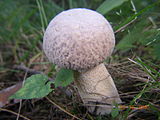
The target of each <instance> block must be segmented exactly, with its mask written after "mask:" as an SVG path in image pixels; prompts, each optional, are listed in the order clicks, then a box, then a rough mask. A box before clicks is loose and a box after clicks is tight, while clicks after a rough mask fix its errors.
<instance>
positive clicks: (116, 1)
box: [97, 0, 128, 15]
mask: <svg viewBox="0 0 160 120" xmlns="http://www.w3.org/2000/svg"><path fill="white" fill-rule="evenodd" d="M126 1H128V0H106V1H104V2H103V3H102V4H101V5H100V6H99V7H98V8H97V12H99V13H101V14H103V15H104V14H106V13H107V12H109V11H110V10H112V9H114V8H116V7H118V6H120V5H121V4H123V3H124V2H126Z"/></svg>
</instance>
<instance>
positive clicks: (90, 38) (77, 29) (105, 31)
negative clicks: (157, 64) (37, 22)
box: [43, 8, 121, 115]
mask: <svg viewBox="0 0 160 120" xmlns="http://www.w3.org/2000/svg"><path fill="white" fill-rule="evenodd" d="M114 46H115V36H114V32H113V30H112V27H111V25H110V23H109V22H108V21H107V20H106V19H105V18H104V17H103V16H102V15H101V14H99V13H98V12H96V11H93V10H90V9H85V8H74V9H70V10H66V11H63V12H61V13H59V14H58V15H57V16H55V17H54V18H53V19H52V20H51V22H50V23H49V25H48V27H47V29H46V31H45V34H44V38H43V49H44V52H45V54H46V56H47V57H48V59H49V60H50V61H51V62H53V63H54V64H56V65H58V66H59V67H60V68H67V69H73V70H76V71H78V76H77V77H76V80H75V81H74V82H75V84H76V86H77V88H78V92H79V94H80V97H81V99H82V101H83V103H84V104H85V105H86V106H87V108H88V110H89V112H91V113H94V114H97V115H98V114H101V115H104V114H106V113H107V114H109V113H110V112H111V110H112V108H113V106H114V104H115V103H121V99H120V97H119V94H118V91H117V89H116V86H115V84H114V82H113V80H112V78H111V75H110V74H109V73H108V71H107V69H106V67H105V65H104V64H103V61H104V60H105V59H106V58H107V57H108V56H110V55H111V53H112V51H113V49H114ZM94 103H100V104H101V103H103V104H101V105H95V104H94Z"/></svg>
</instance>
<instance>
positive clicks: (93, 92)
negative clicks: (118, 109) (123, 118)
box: [75, 64, 121, 115]
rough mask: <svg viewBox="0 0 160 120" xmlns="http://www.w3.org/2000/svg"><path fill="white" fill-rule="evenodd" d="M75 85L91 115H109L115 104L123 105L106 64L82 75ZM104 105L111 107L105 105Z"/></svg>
mask: <svg viewBox="0 0 160 120" xmlns="http://www.w3.org/2000/svg"><path fill="white" fill-rule="evenodd" d="M75 83H76V85H77V88H78V91H79V94H80V96H81V99H82V101H83V102H84V104H85V105H86V106H88V110H89V112H91V113H94V114H97V115H98V114H101V115H103V114H106V113H107V114H109V113H110V112H111V110H112V108H113V105H115V103H121V99H120V98H119V94H118V91H117V89H116V86H115V84H114V82H113V79H112V77H111V75H110V74H109V73H108V71H107V69H106V67H105V65H104V64H100V65H98V66H96V67H94V68H93V69H90V70H88V71H87V72H82V73H80V75H79V77H78V78H77V79H76V80H75ZM95 103H98V104H101V105H96V104H95ZM103 103H104V104H110V105H104V104H103Z"/></svg>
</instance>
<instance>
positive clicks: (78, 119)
mask: <svg viewBox="0 0 160 120" xmlns="http://www.w3.org/2000/svg"><path fill="white" fill-rule="evenodd" d="M45 98H46V99H47V100H48V101H49V102H50V103H52V104H53V105H55V106H56V107H58V108H59V109H60V110H62V111H63V112H65V113H66V114H68V115H69V116H72V117H73V118H76V119H77V120H81V119H80V118H78V117H77V116H75V115H72V114H71V113H69V112H68V111H66V110H65V109H64V108H62V107H60V106H59V105H57V104H56V103H55V102H53V101H52V100H51V99H49V98H48V97H45Z"/></svg>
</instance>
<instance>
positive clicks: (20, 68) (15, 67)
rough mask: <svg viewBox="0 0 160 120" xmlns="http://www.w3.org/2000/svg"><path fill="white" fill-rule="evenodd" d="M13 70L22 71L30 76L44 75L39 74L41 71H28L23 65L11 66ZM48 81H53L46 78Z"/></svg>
mask: <svg viewBox="0 0 160 120" xmlns="http://www.w3.org/2000/svg"><path fill="white" fill-rule="evenodd" d="M13 69H16V70H22V71H24V72H28V73H30V74H44V73H43V72H41V71H37V70H34V69H30V68H28V67H26V66H25V65H14V66H13ZM48 80H50V81H54V79H52V78H48Z"/></svg>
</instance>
